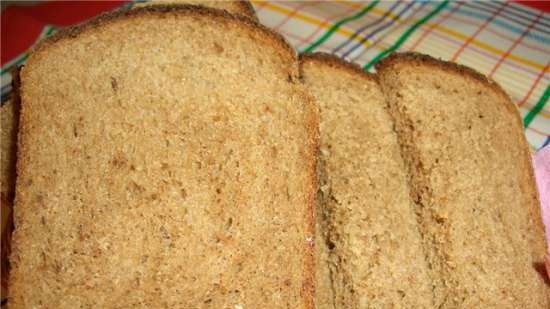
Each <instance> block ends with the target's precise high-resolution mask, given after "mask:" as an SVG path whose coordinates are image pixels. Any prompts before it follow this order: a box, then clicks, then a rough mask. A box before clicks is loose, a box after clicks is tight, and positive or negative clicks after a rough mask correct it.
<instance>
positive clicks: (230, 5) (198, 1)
mask: <svg viewBox="0 0 550 309" xmlns="http://www.w3.org/2000/svg"><path fill="white" fill-rule="evenodd" d="M159 4H193V5H202V6H205V7H209V8H215V9H222V10H226V11H228V12H229V13H231V14H235V15H243V16H246V17H248V18H251V19H253V20H254V21H258V16H256V11H254V7H253V6H252V4H251V3H250V2H249V1H246V0H224V1H212V0H152V1H149V2H142V3H135V4H134V6H133V7H134V8H135V7H142V6H149V5H159Z"/></svg>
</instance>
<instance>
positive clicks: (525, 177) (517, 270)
mask: <svg viewBox="0 0 550 309" xmlns="http://www.w3.org/2000/svg"><path fill="white" fill-rule="evenodd" d="M376 68H377V76H378V78H379V80H380V84H381V86H382V89H383V92H384V94H385V96H386V98H387V101H388V103H389V106H390V111H391V113H392V115H393V117H394V118H395V120H396V130H397V132H398V137H399V143H400V145H401V150H402V151H401V153H402V154H403V157H404V159H405V162H406V165H407V169H408V173H409V178H410V184H411V196H412V198H413V200H414V201H415V203H416V208H417V214H418V218H419V220H420V226H421V231H422V233H423V234H424V237H425V238H426V239H427V240H428V241H429V242H432V243H433V246H432V247H431V248H432V250H431V251H430V252H428V259H429V263H430V265H431V267H432V268H433V269H434V271H435V272H436V273H438V274H439V276H437V277H436V278H439V279H438V282H436V284H435V287H436V290H435V291H434V292H435V295H436V306H438V307H440V308H457V307H502V308H543V307H547V306H548V305H549V298H548V297H549V294H548V291H549V290H548V287H547V286H545V283H544V279H543V278H544V277H543V275H541V274H540V273H539V271H538V269H537V268H539V267H540V265H539V264H541V263H542V260H543V256H544V254H545V252H546V244H545V241H544V228H543V225H542V221H541V217H540V213H539V207H540V204H539V200H538V193H537V190H536V183H535V179H534V176H533V169H532V165H531V160H530V153H529V148H528V145H527V142H526V140H525V136H524V132H523V125H522V122H521V119H520V117H519V113H518V111H517V109H516V108H515V106H514V104H513V103H512V101H511V99H510V97H509V96H508V95H507V94H506V92H505V91H503V90H502V88H501V87H500V86H499V85H498V84H497V83H496V82H494V81H492V80H491V79H488V78H487V77H485V76H484V75H482V74H480V73H478V72H476V71H475V70H473V69H470V68H467V67H465V66H461V65H457V64H455V63H450V62H444V61H441V60H437V59H434V58H432V57H430V56H426V55H421V54H417V53H398V54H393V55H391V56H390V57H388V58H386V59H384V60H382V61H381V62H380V63H379V64H378V65H377V67H376Z"/></svg>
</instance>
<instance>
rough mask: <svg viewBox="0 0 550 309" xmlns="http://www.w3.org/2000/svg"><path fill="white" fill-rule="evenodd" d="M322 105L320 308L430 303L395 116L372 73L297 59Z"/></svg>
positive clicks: (324, 59) (331, 61)
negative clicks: (388, 107)
mask: <svg viewBox="0 0 550 309" xmlns="http://www.w3.org/2000/svg"><path fill="white" fill-rule="evenodd" d="M300 64H301V74H302V78H303V81H304V83H305V85H306V86H307V88H308V90H309V91H310V92H311V93H312V94H313V95H314V97H315V99H316V101H317V103H318V104H319V108H320V140H321V142H320V145H321V151H320V161H321V162H322V163H321V164H320V166H321V172H320V174H321V177H320V182H321V183H320V186H321V192H320V196H321V198H320V203H318V210H317V214H318V215H317V218H318V225H317V226H318V228H319V227H320V229H321V231H319V232H318V233H317V235H318V240H317V248H318V250H317V252H318V254H317V257H318V262H317V290H316V295H317V296H316V297H317V306H318V308H433V307H434V304H433V294H432V280H431V278H430V272H429V269H428V265H427V263H426V260H425V255H424V249H423V243H422V238H421V234H420V232H419V229H418V227H417V222H416V216H415V215H414V208H413V203H412V200H411V198H410V196H409V189H408V184H407V176H406V173H405V166H404V162H403V159H402V158H401V155H400V152H399V145H398V143H397V136H396V134H395V132H394V131H393V121H392V119H391V117H390V114H389V112H388V111H387V108H386V102H385V99H384V96H383V94H382V91H381V89H380V86H379V85H378V83H377V81H376V80H375V78H374V77H373V76H372V75H370V74H368V73H366V72H364V71H363V70H361V68H359V67H357V66H355V65H352V64H350V63H347V62H344V61H343V60H340V59H339V58H337V57H335V56H331V55H327V54H319V53H316V54H306V55H303V56H301V61H300Z"/></svg>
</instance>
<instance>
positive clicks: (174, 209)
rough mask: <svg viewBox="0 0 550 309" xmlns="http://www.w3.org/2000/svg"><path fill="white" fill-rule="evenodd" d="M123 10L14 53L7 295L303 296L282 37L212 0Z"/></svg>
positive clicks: (308, 116) (305, 229) (24, 300)
mask: <svg viewBox="0 0 550 309" xmlns="http://www.w3.org/2000/svg"><path fill="white" fill-rule="evenodd" d="M132 11H133V12H130V13H117V14H115V15H110V16H108V17H103V18H102V19H101V21H102V23H101V24H98V23H97V22H96V23H94V22H92V23H91V24H89V25H87V26H84V27H81V28H80V29H77V30H73V31H72V32H71V31H69V32H67V33H66V34H62V35H60V36H59V37H57V38H53V39H52V40H51V41H49V42H47V43H45V44H43V45H42V46H41V47H39V48H38V49H37V50H36V51H35V53H34V54H32V55H31V56H30V58H29V61H28V64H27V65H26V66H25V67H24V68H23V71H22V112H21V124H22V126H21V128H22V131H21V140H20V153H19V158H18V160H19V162H20V164H19V165H18V173H19V178H18V183H17V200H16V210H15V225H16V230H15V234H14V251H13V254H12V257H11V261H12V263H13V272H12V277H11V282H10V288H11V290H10V300H9V302H10V308H312V307H313V300H312V297H313V278H312V276H313V274H312V272H313V261H312V259H313V252H312V250H313V247H312V246H311V245H310V243H309V242H308V241H307V239H311V237H312V236H313V233H314V226H313V224H314V221H313V220H314V217H313V214H314V211H313V207H314V194H315V155H316V154H315V148H316V137H317V133H316V128H317V125H318V124H317V122H316V121H317V115H316V110H315V109H314V108H313V105H312V102H311V100H310V99H309V97H307V96H306V95H305V93H304V91H303V89H302V85H300V84H299V83H297V82H296V81H297V76H298V69H297V68H298V66H297V61H296V57H295V55H294V54H293V53H291V52H290V48H289V47H288V45H285V44H286V43H284V42H283V41H282V40H280V38H279V37H278V36H276V35H275V34H272V33H269V32H267V30H265V29H264V28H259V27H257V26H255V25H253V24H252V23H247V22H245V21H243V20H241V19H238V18H235V17H231V16H229V15H227V14H222V13H220V12H219V11H214V10H208V9H199V8H195V7H190V6H186V7H179V8H171V9H166V8H164V9H162V8H161V9H158V8H156V9H152V8H138V9H135V10H132Z"/></svg>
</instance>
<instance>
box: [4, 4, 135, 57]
mask: <svg viewBox="0 0 550 309" xmlns="http://www.w3.org/2000/svg"><path fill="white" fill-rule="evenodd" d="M127 2H129V1H52V2H45V3H40V4H37V5H31V6H16V5H14V6H9V7H8V8H6V9H5V10H4V11H3V12H2V18H1V19H2V55H1V63H2V66H4V64H5V63H7V62H9V61H11V60H13V59H15V58H16V57H18V56H20V55H21V54H23V53H24V52H25V51H27V50H28V49H29V48H30V47H31V46H32V44H34V42H36V40H37V39H38V37H39V35H40V33H41V32H42V29H43V28H44V27H45V26H46V25H53V26H56V27H66V26H69V25H73V24H76V23H80V22H83V21H85V20H87V19H90V18H92V17H94V16H96V15H99V14H100V13H102V12H105V11H110V10H113V9H115V8H117V7H120V6H121V5H123V4H124V3H127Z"/></svg>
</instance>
